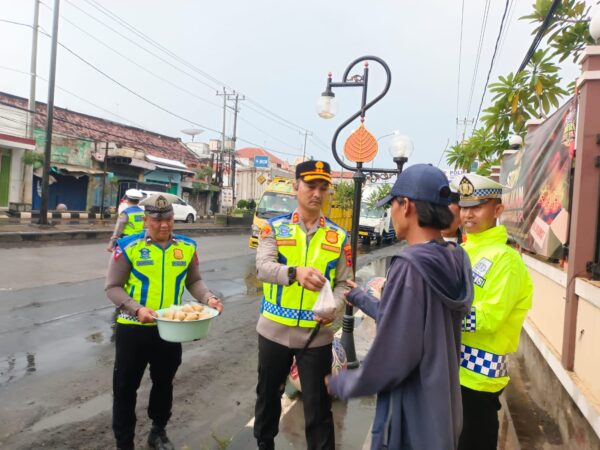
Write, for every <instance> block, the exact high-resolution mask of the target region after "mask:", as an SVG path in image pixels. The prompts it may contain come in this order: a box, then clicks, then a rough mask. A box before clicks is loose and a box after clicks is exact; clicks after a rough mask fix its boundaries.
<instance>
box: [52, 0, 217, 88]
mask: <svg viewBox="0 0 600 450" xmlns="http://www.w3.org/2000/svg"><path fill="white" fill-rule="evenodd" d="M65 1H66V2H67V3H69V4H70V5H71V6H73V7H74V8H75V9H77V10H79V11H81V12H82V13H83V14H85V15H86V16H88V17H90V18H91V19H92V20H94V21H96V22H98V23H99V24H100V25H102V26H104V27H105V28H108V29H109V30H111V31H112V32H113V33H116V34H117V35H119V36H121V37H122V38H123V39H125V40H126V41H128V42H130V43H131V44H133V45H135V46H136V47H138V48H140V49H142V50H144V51H145V52H147V53H149V54H150V55H152V56H154V57H155V58H157V59H159V60H160V61H162V62H164V63H165V64H167V65H169V66H171V67H172V68H174V69H175V70H178V71H179V72H181V73H184V74H185V75H187V76H188V77H190V78H192V79H194V80H196V81H197V82H198V83H200V84H203V85H204V86H206V87H208V88H209V89H211V90H214V89H216V87H215V85H211V84H208V83H207V82H206V81H204V80H201V79H199V78H198V77H196V76H194V75H192V74H190V73H189V72H186V71H185V70H183V69H182V68H180V67H177V66H175V65H174V64H172V63H171V62H169V61H168V60H166V59H164V58H163V57H162V56H160V55H157V54H156V53H155V52H152V51H150V50H148V49H147V48H146V47H144V46H142V45H140V44H139V43H137V42H135V41H133V40H132V39H131V38H129V37H127V36H125V35H124V34H123V33H121V32H120V31H118V30H116V29H115V28H113V27H111V26H110V25H108V24H106V23H104V22H103V21H101V20H100V19H98V18H97V17H94V16H93V15H92V14H90V13H88V12H87V11H85V10H84V9H81V8H80V7H79V6H77V5H75V4H74V3H72V2H71V1H70V0H65ZM44 6H46V7H47V8H49V6H47V5H44ZM113 20H114V19H113Z"/></svg>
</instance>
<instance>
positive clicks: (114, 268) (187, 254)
mask: <svg viewBox="0 0 600 450" xmlns="http://www.w3.org/2000/svg"><path fill="white" fill-rule="evenodd" d="M142 204H143V205H144V207H145V216H144V224H145V225H146V231H145V232H142V233H138V234H134V235H132V236H127V237H123V238H121V239H119V240H117V242H116V246H115V249H114V252H113V257H112V258H111V260H110V263H109V266H108V274H107V279H106V286H105V290H106V295H107V297H108V298H109V299H110V300H111V301H112V302H113V303H114V304H115V305H116V306H117V308H118V309H119V315H118V317H117V325H116V332H115V348H116V354H115V367H114V373H113V394H114V401H113V423H112V426H113V432H114V435H115V438H116V441H117V448H118V449H122V450H130V449H133V448H134V433H135V423H136V415H135V404H136V391H137V389H138V387H139V386H140V382H141V380H142V376H143V374H144V371H145V369H146V366H147V365H148V364H149V365H150V378H151V380H152V389H151V391H150V401H149V404H148V416H149V417H150V419H151V420H152V429H151V431H150V434H149V436H148V445H149V447H150V448H151V449H156V450H172V449H173V448H174V447H173V444H172V443H171V442H170V440H169V438H168V437H167V435H166V432H165V427H166V425H167V422H168V420H169V418H170V417H171V406H172V403H173V378H174V377H175V373H176V372H177V368H178V367H179V365H180V363H181V344H179V343H171V342H167V341H164V340H162V339H161V338H160V336H159V334H158V329H157V327H156V322H155V320H154V319H155V317H156V313H155V310H157V309H161V308H168V307H169V306H171V305H173V304H181V297H182V295H183V290H184V289H183V287H184V286H185V287H186V288H187V290H188V291H189V292H190V294H191V295H192V296H193V297H194V298H195V299H196V300H198V301H199V302H201V303H204V304H207V305H208V306H210V307H212V308H215V309H217V310H218V311H219V312H221V311H222V310H223V305H222V304H221V302H220V301H219V299H218V298H217V297H216V296H215V295H214V294H213V293H212V292H211V291H209V290H208V288H207V287H206V285H205V284H204V282H203V281H202V279H201V277H200V271H199V268H198V256H197V254H196V242H195V241H194V240H192V239H189V238H186V237H184V236H180V235H176V234H173V222H174V221H173V206H172V205H171V204H170V202H169V201H168V200H167V198H165V197H164V196H162V195H158V194H155V195H151V196H150V197H148V198H146V199H145V200H144V201H143V202H142Z"/></svg>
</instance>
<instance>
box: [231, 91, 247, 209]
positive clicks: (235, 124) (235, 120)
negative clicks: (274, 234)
mask: <svg viewBox="0 0 600 450" xmlns="http://www.w3.org/2000/svg"><path fill="white" fill-rule="evenodd" d="M240 100H246V96H245V95H243V96H242V98H240V95H239V94H235V105H234V107H233V136H232V138H231V142H232V147H233V148H232V149H231V158H230V159H231V161H230V167H231V192H232V196H233V205H234V206H235V205H236V203H235V164H236V162H235V142H236V139H237V134H236V133H237V116H238V112H239V109H238V102H239V101H240Z"/></svg>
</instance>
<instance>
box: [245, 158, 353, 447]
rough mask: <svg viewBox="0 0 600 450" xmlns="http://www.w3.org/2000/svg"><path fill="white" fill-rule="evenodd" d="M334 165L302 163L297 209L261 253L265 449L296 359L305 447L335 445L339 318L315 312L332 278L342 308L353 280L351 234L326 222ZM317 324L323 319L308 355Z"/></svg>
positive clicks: (259, 427) (274, 224) (260, 407)
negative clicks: (330, 386) (334, 325)
mask: <svg viewBox="0 0 600 450" xmlns="http://www.w3.org/2000/svg"><path fill="white" fill-rule="evenodd" d="M330 187H331V169H330V167H329V164H328V163H326V162H324V161H306V162H303V163H300V164H298V165H297V166H296V180H295V182H294V188H295V189H296V197H297V200H298V207H297V208H296V210H295V211H293V212H292V213H289V214H285V215H282V216H278V217H274V218H272V219H270V220H269V221H268V223H267V225H265V226H264V227H263V229H262V231H261V234H260V237H259V243H258V249H257V251H256V268H257V272H258V279H259V280H261V281H263V300H262V306H261V311H260V317H259V319H258V324H257V326H256V330H257V332H258V384H257V388H256V393H257V400H256V409H255V421H254V437H255V438H256V440H257V443H258V447H259V448H260V449H265V450H271V449H273V448H274V439H275V436H276V435H277V433H278V432H279V419H280V415H281V395H282V394H283V391H282V390H281V386H282V385H284V384H285V380H286V377H287V376H288V374H289V372H290V366H291V364H292V358H293V357H294V356H296V357H297V358H298V359H297V365H298V371H299V374H300V383H301V385H302V400H303V405H304V419H305V436H306V448H308V449H309V450H315V449H319V450H325V449H334V448H335V439H334V428H333V416H332V413H331V398H330V396H329V394H328V393H327V388H326V386H325V382H324V378H325V376H326V375H328V374H330V373H331V363H332V342H333V330H332V329H331V326H330V323H331V321H332V320H333V317H330V318H320V317H316V316H315V315H314V314H313V311H312V309H313V306H314V304H315V302H316V300H317V297H318V295H319V291H320V290H321V288H322V287H323V285H324V284H325V281H326V280H329V282H330V283H331V287H332V288H333V295H334V298H335V302H336V306H337V311H336V313H337V314H339V313H340V312H341V310H342V308H343V305H344V303H345V302H344V291H345V290H346V289H347V283H346V281H345V280H347V279H349V278H352V257H351V251H350V245H349V244H348V234H347V233H346V231H345V230H343V229H342V228H340V227H339V226H337V225H336V224H335V223H333V222H331V221H330V220H329V219H327V218H326V217H325V216H324V215H323V214H322V212H321V207H322V205H323V203H324V202H325V201H326V199H327V196H328V195H329V190H330ZM317 322H320V323H321V324H322V326H321V328H320V330H319V331H318V333H317V335H316V337H315V338H314V340H313V341H312V342H311V343H310V345H309V347H308V348H307V350H306V351H305V352H304V353H302V356H301V357H299V355H300V354H301V351H302V348H303V347H304V346H305V344H306V343H307V342H308V338H309V335H310V334H311V331H312V330H313V329H314V328H315V326H316V324H317Z"/></svg>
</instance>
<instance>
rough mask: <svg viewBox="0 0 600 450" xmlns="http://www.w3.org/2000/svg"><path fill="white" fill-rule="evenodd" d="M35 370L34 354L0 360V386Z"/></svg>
mask: <svg viewBox="0 0 600 450" xmlns="http://www.w3.org/2000/svg"><path fill="white" fill-rule="evenodd" d="M36 370H37V368H36V365H35V353H22V354H18V355H8V356H7V357H5V358H2V359H1V360H0V386H2V385H3V384H5V383H10V382H11V381H14V380H16V379H18V378H21V377H23V376H25V375H28V374H31V373H33V372H35V371H36Z"/></svg>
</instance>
